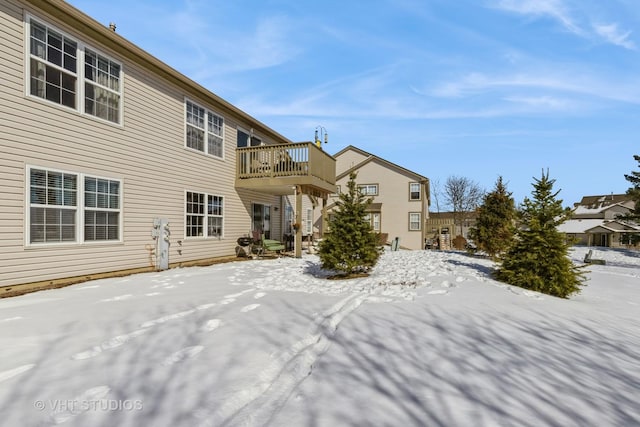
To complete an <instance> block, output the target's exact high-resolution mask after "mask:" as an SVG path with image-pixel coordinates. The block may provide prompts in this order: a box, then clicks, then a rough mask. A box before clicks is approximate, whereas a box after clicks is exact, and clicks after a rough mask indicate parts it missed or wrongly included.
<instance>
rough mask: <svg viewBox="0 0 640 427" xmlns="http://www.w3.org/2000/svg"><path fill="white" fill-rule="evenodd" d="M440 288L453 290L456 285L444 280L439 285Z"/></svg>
mask: <svg viewBox="0 0 640 427" xmlns="http://www.w3.org/2000/svg"><path fill="white" fill-rule="evenodd" d="M440 286H442V287H443V288H455V287H456V285H454V284H453V283H451V282H449V281H448V280H445V281H444V282H442V283H440Z"/></svg>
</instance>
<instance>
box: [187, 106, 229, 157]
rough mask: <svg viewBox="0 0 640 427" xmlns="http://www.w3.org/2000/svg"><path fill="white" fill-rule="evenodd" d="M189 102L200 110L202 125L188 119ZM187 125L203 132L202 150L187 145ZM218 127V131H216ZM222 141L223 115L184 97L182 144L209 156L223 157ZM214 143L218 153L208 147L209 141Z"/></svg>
mask: <svg viewBox="0 0 640 427" xmlns="http://www.w3.org/2000/svg"><path fill="white" fill-rule="evenodd" d="M189 104H191V106H192V108H197V109H200V110H202V112H203V117H202V125H199V124H198V123H193V122H190V121H189V116H188V114H189ZM189 127H192V128H194V129H196V130H197V131H200V132H202V133H203V140H202V143H203V145H202V150H200V149H198V148H196V147H190V146H189V138H188V130H189ZM217 129H219V131H217ZM224 141H225V120H224V116H222V115H221V114H218V113H216V112H215V111H212V110H210V109H208V108H206V107H204V106H202V105H201V104H199V103H197V102H195V101H193V100H191V99H189V98H185V100H184V146H185V148H187V149H188V150H193V151H196V152H198V153H204V154H206V155H208V156H211V157H213V158H216V159H222V160H223V159H224ZM212 142H214V143H216V145H217V146H219V148H220V155H218V154H217V153H212V152H211V151H212V150H211V149H210V143H212Z"/></svg>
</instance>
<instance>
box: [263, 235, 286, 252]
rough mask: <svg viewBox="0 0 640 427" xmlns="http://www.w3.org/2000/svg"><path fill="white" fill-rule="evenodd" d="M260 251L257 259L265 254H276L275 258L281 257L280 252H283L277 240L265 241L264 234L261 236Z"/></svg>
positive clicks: (281, 244)
mask: <svg viewBox="0 0 640 427" xmlns="http://www.w3.org/2000/svg"><path fill="white" fill-rule="evenodd" d="M259 246H260V249H259V253H258V257H261V256H263V255H264V254H265V253H274V252H275V253H276V255H277V256H280V255H281V252H282V251H284V250H285V246H284V244H283V243H282V242H281V241H279V240H273V239H265V237H264V233H263V234H261V239H260V245H259Z"/></svg>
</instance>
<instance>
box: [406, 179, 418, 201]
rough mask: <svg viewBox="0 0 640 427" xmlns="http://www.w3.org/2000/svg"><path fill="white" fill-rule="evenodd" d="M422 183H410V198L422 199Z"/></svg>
mask: <svg viewBox="0 0 640 427" xmlns="http://www.w3.org/2000/svg"><path fill="white" fill-rule="evenodd" d="M420 199H421V197H420V183H419V182H410V183H409V200H420Z"/></svg>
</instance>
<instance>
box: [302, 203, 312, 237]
mask: <svg viewBox="0 0 640 427" xmlns="http://www.w3.org/2000/svg"><path fill="white" fill-rule="evenodd" d="M304 234H306V235H307V236H310V235H311V234H313V209H307V217H306V218H305V221H304Z"/></svg>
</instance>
